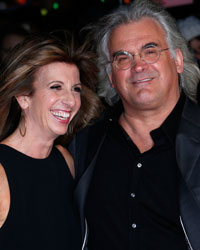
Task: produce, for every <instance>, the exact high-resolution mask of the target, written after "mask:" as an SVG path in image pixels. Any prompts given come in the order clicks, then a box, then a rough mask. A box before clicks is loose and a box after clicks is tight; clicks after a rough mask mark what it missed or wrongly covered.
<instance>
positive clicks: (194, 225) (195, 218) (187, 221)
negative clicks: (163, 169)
mask: <svg viewBox="0 0 200 250" xmlns="http://www.w3.org/2000/svg"><path fill="white" fill-rule="evenodd" d="M176 154H177V162H178V166H179V168H180V171H181V175H182V178H181V182H180V212H181V217H182V221H183V225H184V227H185V230H186V233H187V236H188V239H189V241H190V243H191V245H192V248H193V249H194V250H199V249H200V237H199V232H200V107H199V106H198V105H196V104H194V103H192V102H191V101H190V100H188V99H186V103H185V106H184V110H183V113H182V119H181V123H180V128H179V132H178V134H177V138H176Z"/></svg>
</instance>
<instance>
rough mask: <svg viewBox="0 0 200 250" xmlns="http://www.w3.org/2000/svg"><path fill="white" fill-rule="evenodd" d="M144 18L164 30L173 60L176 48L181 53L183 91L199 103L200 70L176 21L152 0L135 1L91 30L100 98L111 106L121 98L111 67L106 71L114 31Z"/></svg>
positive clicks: (181, 83) (102, 19) (101, 20)
mask: <svg viewBox="0 0 200 250" xmlns="http://www.w3.org/2000/svg"><path fill="white" fill-rule="evenodd" d="M145 17H148V18H152V19H153V20H156V21H157V22H158V23H160V25H161V26H162V27H163V29H164V31H165V34H166V42H167V44H168V46H169V48H170V52H171V55H172V57H174V58H175V57H176V53H175V50H176V49H177V48H179V49H180V50H181V51H182V54H183V60H184V70H183V73H182V74H180V77H179V79H180V88H181V89H182V90H183V91H184V92H185V94H186V95H187V96H188V97H189V98H190V99H192V100H193V101H196V89H197V84H198V82H199V80H200V72H199V68H198V67H197V66H196V64H195V63H194V58H193V56H192V54H191V53H190V52H189V50H188V47H187V44H186V42H185V40H184V39H183V37H182V36H181V34H180V32H179V31H178V29H177V26H176V21H175V19H174V18H173V17H171V16H170V14H169V13H168V12H167V11H166V10H165V9H164V8H163V7H162V6H160V5H159V4H156V3H153V2H151V1H150V0H135V1H134V2H133V3H132V5H131V6H128V7H121V8H118V9H117V10H115V11H113V12H112V13H110V14H108V15H106V16H104V17H102V18H101V19H100V20H99V22H97V23H96V24H95V25H93V26H90V27H89V29H91V30H90V31H91V32H89V38H90V39H92V42H93V44H95V46H96V48H97V54H98V68H99V83H98V85H99V87H98V94H99V96H101V97H103V98H104V99H105V100H106V102H107V103H109V104H110V105H113V104H114V103H115V102H116V101H117V100H118V99H119V97H118V96H117V94H116V92H115V90H114V89H113V88H112V87H111V85H110V81H109V78H108V75H107V70H111V67H110V68H108V69H106V65H107V62H108V61H110V55H109V51H108V42H109V38H110V35H111V33H112V31H113V30H114V29H115V28H116V27H118V26H119V25H122V24H128V23H131V22H134V21H139V20H140V19H142V18H145ZM91 35H92V36H91ZM91 37H92V38H91Z"/></svg>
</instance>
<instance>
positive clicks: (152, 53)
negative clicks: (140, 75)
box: [142, 47, 160, 63]
mask: <svg viewBox="0 0 200 250" xmlns="http://www.w3.org/2000/svg"><path fill="white" fill-rule="evenodd" d="M159 55H160V50H159V48H157V47H151V48H144V49H143V50H142V58H143V60H144V61H145V62H146V63H154V62H156V61H157V60H158V58H159Z"/></svg>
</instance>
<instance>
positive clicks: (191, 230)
mask: <svg viewBox="0 0 200 250" xmlns="http://www.w3.org/2000/svg"><path fill="white" fill-rule="evenodd" d="M94 30H95V32H96V35H95V38H96V42H97V52H98V55H99V69H100V74H99V79H100V89H99V94H100V96H102V97H104V98H105V99H106V101H108V102H109V103H112V102H113V101H115V102H116V100H117V99H119V101H118V102H117V103H116V104H115V105H114V106H113V107H112V108H111V110H109V111H108V112H106V113H105V114H104V116H103V117H102V118H101V119H100V120H99V121H98V122H97V123H96V124H95V125H93V126H90V127H87V128H86V129H85V130H83V131H82V132H81V133H80V134H78V135H77V136H76V138H75V140H74V141H73V142H72V144H71V147H73V149H74V150H76V151H74V152H73V154H74V157H75V164H76V167H77V178H78V179H79V181H78V184H77V188H76V191H75V198H76V201H77V204H78V207H79V210H80V216H81V219H82V225H83V232H84V233H85V239H86V238H87V236H88V234H87V233H88V231H87V229H89V236H88V249H89V250H100V249H101V250H106V249H109V250H127V249H130V250H139V249H140V250H161V249H162V250H169V249H170V250H186V249H194V250H199V249H200V237H199V233H200V160H199V155H200V146H199V145H200V144H199V141H200V108H199V107H198V106H197V105H196V104H195V103H194V102H193V101H194V100H195V95H196V87H197V83H198V81H199V79H200V73H199V69H198V68H197V66H196V65H194V64H193V58H192V57H191V56H190V54H189V52H188V49H187V45H186V44H185V41H184V40H183V38H182V37H181V35H180V34H179V32H178V31H177V28H176V25H175V22H174V20H173V19H172V18H171V17H170V16H169V14H168V13H167V12H166V11H165V10H164V9H163V8H161V7H160V6H158V5H156V4H154V3H152V2H150V1H148V0H136V1H135V2H133V4H132V6H130V7H129V8H127V9H121V10H118V11H116V12H114V13H111V14H109V15H107V16H106V17H103V18H102V20H100V21H99V23H98V24H97V26H95V27H94ZM106 78H107V80H109V82H108V81H106ZM116 93H117V94H118V97H116ZM83 169H85V171H83ZM85 217H86V222H85V224H86V226H84V218H85Z"/></svg>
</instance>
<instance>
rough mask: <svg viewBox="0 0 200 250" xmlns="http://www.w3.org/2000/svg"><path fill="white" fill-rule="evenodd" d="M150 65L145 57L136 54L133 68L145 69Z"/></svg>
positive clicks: (136, 69) (137, 69)
mask: <svg viewBox="0 0 200 250" xmlns="http://www.w3.org/2000/svg"><path fill="white" fill-rule="evenodd" d="M147 67H148V64H147V63H146V62H145V61H144V59H143V58H142V57H141V56H140V55H139V54H137V55H134V64H133V66H132V67H131V69H134V70H135V71H136V72H140V71H143V69H146V68H147Z"/></svg>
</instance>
